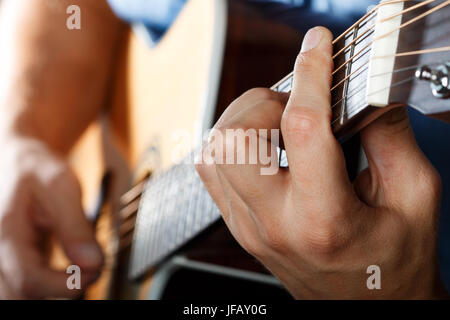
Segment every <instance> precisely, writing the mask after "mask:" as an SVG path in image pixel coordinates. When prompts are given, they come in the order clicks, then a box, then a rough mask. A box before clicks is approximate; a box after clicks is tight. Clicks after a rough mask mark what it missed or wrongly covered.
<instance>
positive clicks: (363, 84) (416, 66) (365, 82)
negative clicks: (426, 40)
mask: <svg viewBox="0 0 450 320" xmlns="http://www.w3.org/2000/svg"><path fill="white" fill-rule="evenodd" d="M441 63H442V62H435V63H431V64H429V65H430V66H432V65H439V64H441ZM419 66H420V65H414V66H409V67H404V68H400V69H396V70H394V71H389V72H383V73H378V74H374V75H372V76H371V78H375V77H380V76H384V75H389V74H396V73H400V72H405V71H409V70H416V69H417V68H418V67H419ZM367 69H368V68H366V69H365V70H367ZM365 70H364V71H365ZM359 76H360V75H358V76H356V77H359ZM356 77H355V78H356ZM366 84H367V79H366V80H365V81H362V82H361V83H360V85H359V86H358V87H356V88H355V89H353V90H352V92H351V93H349V94H347V95H345V96H343V97H342V98H341V99H339V100H338V101H337V102H336V103H335V104H334V105H332V106H331V109H334V108H335V107H336V106H337V105H339V103H341V102H342V101H343V100H344V99H347V100H349V99H351V98H353V97H354V96H355V95H357V94H358V93H359V92H361V91H362V90H364V89H366V87H365V85H366Z"/></svg>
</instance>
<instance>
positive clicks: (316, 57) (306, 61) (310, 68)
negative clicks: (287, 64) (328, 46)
mask: <svg viewBox="0 0 450 320" xmlns="http://www.w3.org/2000/svg"><path fill="white" fill-rule="evenodd" d="M295 69H296V70H297V71H300V72H301V73H302V75H303V76H304V77H305V78H308V77H311V76H317V73H318V71H319V70H320V71H323V70H324V69H326V70H327V71H328V70H332V69H333V59H332V57H331V56H330V55H329V54H326V53H324V52H322V51H307V52H302V53H299V55H298V56H297V59H296V60H295Z"/></svg>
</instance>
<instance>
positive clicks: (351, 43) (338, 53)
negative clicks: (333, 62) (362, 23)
mask: <svg viewBox="0 0 450 320" xmlns="http://www.w3.org/2000/svg"><path fill="white" fill-rule="evenodd" d="M434 1H436V0H427V1H424V2H421V3H419V4H416V5H414V6H412V7H410V8H408V9H405V10H403V11H401V12H398V13H395V14H393V15H392V16H389V17H387V18H384V19H382V20H381V21H379V22H378V23H381V22H386V21H389V20H392V19H394V18H396V17H398V16H400V15H403V14H405V13H408V12H411V11H413V10H416V9H419V8H421V7H423V6H426V5H428V4H430V3H432V2H434ZM376 24H377V23H373V24H372V25H371V26H369V27H368V28H367V30H366V31H364V32H363V33H362V34H361V35H359V36H358V37H356V38H355V39H354V40H353V41H351V42H350V43H349V44H347V45H346V46H345V47H343V48H342V49H341V50H339V51H338V52H337V53H336V54H335V55H334V56H333V59H335V58H337V57H338V56H340V55H341V54H342V53H343V52H344V51H346V50H347V49H348V48H350V47H351V46H353V45H354V44H355V43H357V42H358V41H359V40H360V39H361V38H362V37H363V36H364V35H365V34H366V33H367V32H369V31H371V30H373V29H374V28H375V26H376Z"/></svg>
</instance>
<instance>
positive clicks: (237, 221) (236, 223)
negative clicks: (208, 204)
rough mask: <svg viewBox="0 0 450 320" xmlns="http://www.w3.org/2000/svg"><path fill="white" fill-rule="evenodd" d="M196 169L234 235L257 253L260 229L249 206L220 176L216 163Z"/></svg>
mask: <svg viewBox="0 0 450 320" xmlns="http://www.w3.org/2000/svg"><path fill="white" fill-rule="evenodd" d="M196 169H197V171H198V173H199V175H200V177H201V178H202V181H203V183H204V185H205V187H206V189H207V190H208V192H209V194H210V195H211V197H212V198H213V200H214V202H215V203H216V205H217V207H218V208H219V210H220V212H221V214H222V217H223V219H224V221H225V224H226V225H227V227H228V229H229V230H230V232H231V234H232V235H233V237H234V238H235V239H236V240H237V241H238V242H239V243H240V244H241V246H242V247H244V248H245V249H246V250H247V251H248V252H249V253H250V254H253V255H257V254H259V252H260V251H262V250H260V249H259V247H260V246H261V241H260V240H259V239H258V235H259V232H258V229H257V227H256V225H255V222H254V221H253V220H252V217H251V216H250V215H249V214H248V211H249V209H248V207H247V206H246V204H245V203H244V202H243V201H242V199H240V198H239V196H238V195H237V194H236V193H235V192H234V190H233V189H232V188H231V187H230V186H229V184H228V182H227V181H226V178H224V177H223V176H222V177H220V176H219V173H218V172H217V170H216V167H215V165H214V164H212V165H205V164H202V165H197V166H196Z"/></svg>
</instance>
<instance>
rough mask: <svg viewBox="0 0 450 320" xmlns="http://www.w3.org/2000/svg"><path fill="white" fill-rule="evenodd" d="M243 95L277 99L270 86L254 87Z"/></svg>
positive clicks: (262, 98)
mask: <svg viewBox="0 0 450 320" xmlns="http://www.w3.org/2000/svg"><path fill="white" fill-rule="evenodd" d="M243 96H250V97H257V98H259V99H261V100H276V94H275V92H273V91H272V90H270V89H268V88H253V89H250V90H248V91H247V92H245V93H244V95H243Z"/></svg>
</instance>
